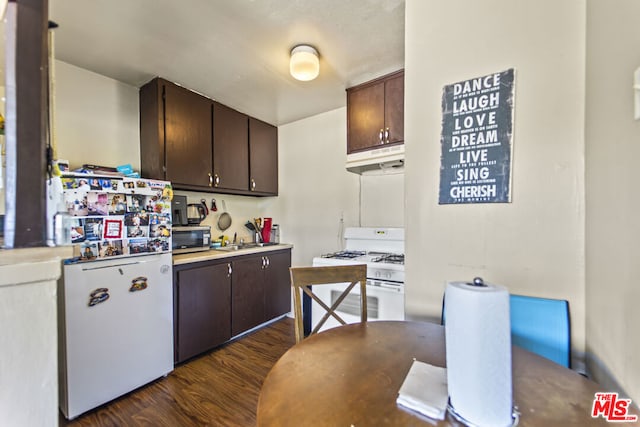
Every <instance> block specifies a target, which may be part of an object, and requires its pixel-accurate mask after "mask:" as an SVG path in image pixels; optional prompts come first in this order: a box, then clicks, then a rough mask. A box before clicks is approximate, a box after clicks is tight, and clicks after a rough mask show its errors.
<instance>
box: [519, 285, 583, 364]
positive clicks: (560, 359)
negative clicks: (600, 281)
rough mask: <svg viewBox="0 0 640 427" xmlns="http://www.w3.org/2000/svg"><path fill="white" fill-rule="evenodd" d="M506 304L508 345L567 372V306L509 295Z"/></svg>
mask: <svg viewBox="0 0 640 427" xmlns="http://www.w3.org/2000/svg"><path fill="white" fill-rule="evenodd" d="M509 300H510V306H511V307H510V312H511V343H512V344H514V345H517V346H519V347H522V348H524V349H526V350H529V351H532V352H534V353H536V354H538V355H540V356H542V357H546V358H547V359H550V360H552V361H554V362H556V363H557V364H559V365H562V366H565V367H567V368H569V367H570V363H571V327H570V323H569V303H568V302H567V301H564V300H556V299H547V298H537V297H529V296H523V295H510V296H509Z"/></svg>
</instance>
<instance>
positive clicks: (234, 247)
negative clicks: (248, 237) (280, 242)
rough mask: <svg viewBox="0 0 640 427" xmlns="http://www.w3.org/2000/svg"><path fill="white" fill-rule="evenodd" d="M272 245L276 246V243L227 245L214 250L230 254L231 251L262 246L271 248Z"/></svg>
mask: <svg viewBox="0 0 640 427" xmlns="http://www.w3.org/2000/svg"><path fill="white" fill-rule="evenodd" d="M273 245H277V243H272V242H269V243H262V242H260V243H241V244H237V245H227V246H220V247H219V248H214V249H215V250H216V251H227V252H231V251H239V250H242V249H251V248H259V247H260V248H261V247H264V246H273Z"/></svg>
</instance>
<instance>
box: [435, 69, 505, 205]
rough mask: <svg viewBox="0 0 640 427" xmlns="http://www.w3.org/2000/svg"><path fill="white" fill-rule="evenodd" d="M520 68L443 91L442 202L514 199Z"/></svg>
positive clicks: (473, 80)
mask: <svg viewBox="0 0 640 427" xmlns="http://www.w3.org/2000/svg"><path fill="white" fill-rule="evenodd" d="M513 90H514V70H513V69H509V70H507V71H503V72H500V73H494V74H490V75H487V76H484V77H478V78H474V79H470V80H465V81H462V82H459V83H454V84H451V85H447V86H445V87H444V89H443V92H442V135H441V138H440V143H441V146H442V147H441V148H442V154H441V158H440V194H439V203H440V204H454V203H507V202H510V201H511V191H510V187H511V151H512V137H513Z"/></svg>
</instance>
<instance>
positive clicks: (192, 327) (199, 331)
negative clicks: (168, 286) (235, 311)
mask: <svg viewBox="0 0 640 427" xmlns="http://www.w3.org/2000/svg"><path fill="white" fill-rule="evenodd" d="M175 297H176V301H175V302H174V304H175V306H176V309H177V316H175V320H176V324H175V326H174V328H175V334H174V335H175V336H174V338H175V339H174V344H175V349H174V350H175V361H176V363H177V362H181V361H183V360H186V359H189V358H190V357H193V356H195V355H197V354H200V353H202V352H203V351H205V350H208V349H210V348H213V347H215V346H217V345H220V344H222V343H224V342H226V341H228V340H229V338H231V275H230V265H228V264H227V263H224V264H216V265H207V266H204V267H198V268H189V269H186V270H181V271H178V272H177V283H176V286H175Z"/></svg>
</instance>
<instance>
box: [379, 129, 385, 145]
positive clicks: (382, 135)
mask: <svg viewBox="0 0 640 427" xmlns="http://www.w3.org/2000/svg"><path fill="white" fill-rule="evenodd" d="M383 137H384V129H380V132H378V141H380V144H384V139H383Z"/></svg>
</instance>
